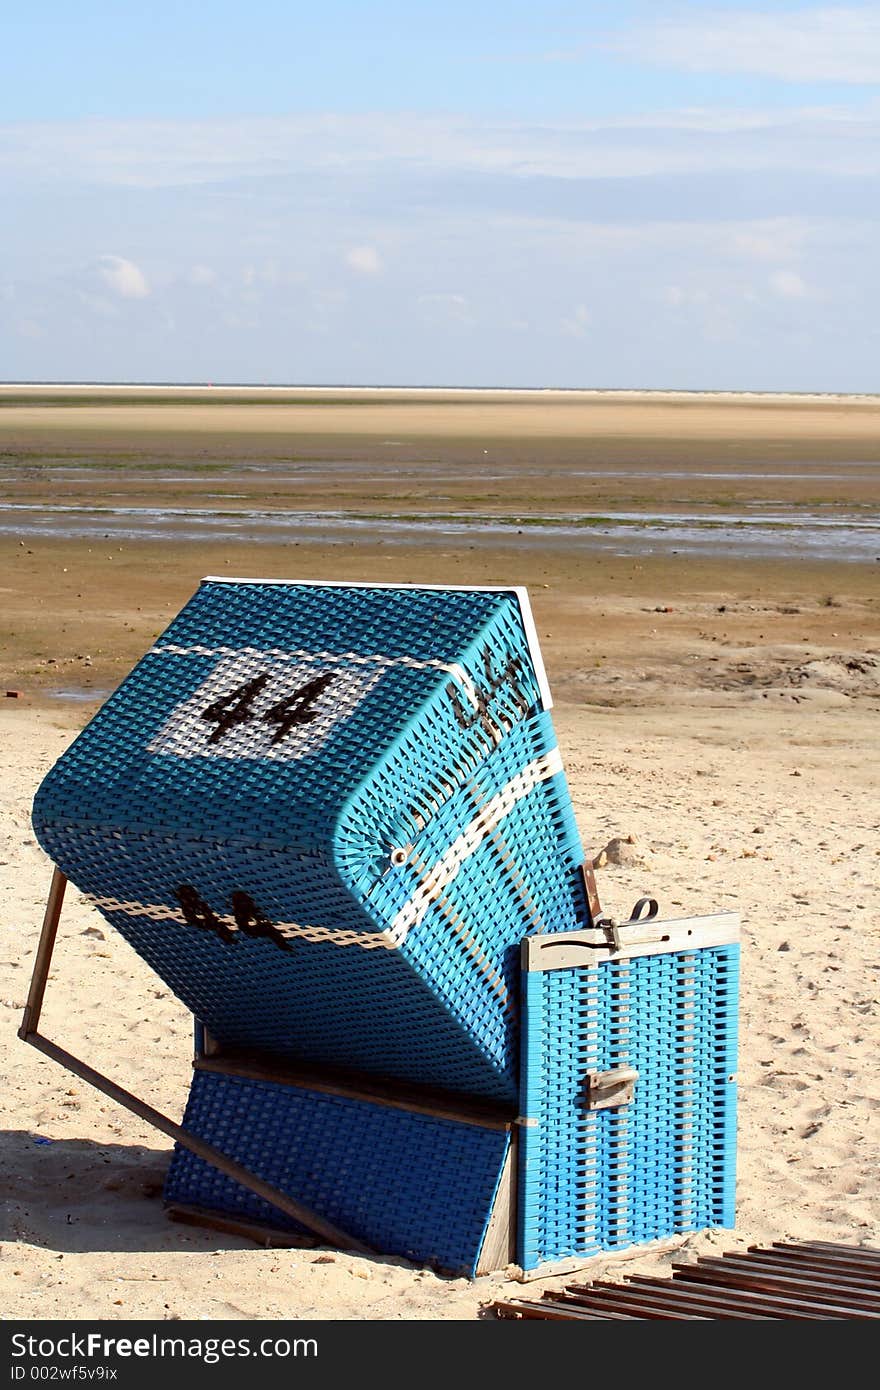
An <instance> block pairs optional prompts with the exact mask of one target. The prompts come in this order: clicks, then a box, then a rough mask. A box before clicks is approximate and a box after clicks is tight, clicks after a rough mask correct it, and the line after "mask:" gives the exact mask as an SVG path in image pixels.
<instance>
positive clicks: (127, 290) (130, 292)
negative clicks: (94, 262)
mask: <svg viewBox="0 0 880 1390" xmlns="http://www.w3.org/2000/svg"><path fill="white" fill-rule="evenodd" d="M98 275H99V277H100V279H101V281H102V282H103V284H104V285H105V286H106V287H107V289H108V290H111V291H112V293H113V294H117V295H119V297H120V299H146V298H147V296H148V294H149V293H150V287H149V285H148V284H147V277H146V276H145V275H144V272H143V271H142V270H141V268H140V266H137V265H135V263H134V261H128V260H126V259H125V257H124V256H102V257H101V258H100V260H99V262H98Z"/></svg>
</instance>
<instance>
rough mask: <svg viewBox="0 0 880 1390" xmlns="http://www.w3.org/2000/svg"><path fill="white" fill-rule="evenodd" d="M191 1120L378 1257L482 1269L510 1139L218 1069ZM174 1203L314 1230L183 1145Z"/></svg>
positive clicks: (170, 1194) (200, 1085)
mask: <svg viewBox="0 0 880 1390" xmlns="http://www.w3.org/2000/svg"><path fill="white" fill-rule="evenodd" d="M184 1124H185V1126H186V1128H187V1129H189V1130H190V1131H191V1132H193V1133H195V1134H197V1135H199V1137H200V1138H202V1139H205V1140H207V1141H208V1142H209V1143H211V1144H214V1145H215V1146H216V1147H217V1148H219V1149H221V1150H222V1151H223V1152H224V1153H226V1154H227V1155H229V1156H230V1157H232V1158H234V1159H237V1160H238V1161H239V1162H240V1163H243V1164H245V1166H246V1167H248V1168H249V1169H250V1170H251V1171H252V1172H254V1173H256V1174H257V1175H258V1176H259V1177H261V1178H263V1179H265V1180H266V1181H267V1182H271V1183H272V1184H273V1185H275V1186H277V1187H279V1188H280V1189H281V1190H282V1191H283V1192H286V1193H287V1194H288V1196H290V1197H293V1198H294V1199H296V1200H297V1201H300V1202H302V1203H303V1204H304V1205H306V1206H308V1207H310V1208H311V1209H312V1210H313V1211H316V1212H318V1213H319V1214H320V1215H321V1216H323V1217H324V1218H325V1219H326V1220H329V1221H331V1222H332V1223H333V1224H334V1225H337V1226H339V1227H340V1228H341V1229H342V1230H344V1231H346V1232H348V1234H350V1235H353V1236H355V1237H356V1238H357V1239H359V1240H361V1241H363V1242H365V1243H366V1244H368V1245H370V1246H371V1247H372V1248H373V1249H375V1250H377V1251H378V1252H380V1253H382V1254H386V1255H400V1256H403V1257H404V1258H406V1259H408V1260H412V1261H413V1262H414V1263H417V1264H432V1265H435V1266H436V1267H438V1268H439V1269H442V1270H445V1271H448V1272H450V1273H455V1274H459V1273H460V1274H468V1275H473V1274H474V1273H475V1271H476V1267H477V1262H478V1260H479V1256H480V1250H481V1248H482V1244H483V1237H484V1235H485V1232H486V1227H487V1225H488V1222H489V1217H490V1215H491V1212H492V1206H493V1203H494V1200H495V1193H496V1191H497V1188H498V1183H499V1181H500V1177H501V1172H502V1169H503V1167H504V1161H505V1159H506V1157H507V1150H508V1147H509V1143H510V1136H509V1134H508V1133H507V1132H506V1131H503V1130H498V1129H486V1128H482V1127H479V1126H477V1125H472V1124H461V1123H458V1122H455V1121H452V1120H443V1119H437V1118H435V1117H432V1116H429V1115H422V1114H415V1113H413V1112H412V1111H407V1110H401V1109H396V1108H392V1107H389V1106H383V1105H373V1104H371V1103H369V1102H367V1101H360V1100H350V1099H345V1098H342V1097H339V1096H331V1095H326V1094H323V1093H321V1092H318V1091H311V1090H306V1089H303V1088H301V1087H295V1086H288V1085H279V1084H276V1083H274V1082H266V1081H252V1080H249V1079H246V1078H243V1077H236V1076H224V1075H221V1074H219V1073H216V1072H196V1073H195V1075H194V1077H193V1086H192V1091H191V1092H190V1098H189V1102H188V1104H187V1109H186V1115H185V1116H184ZM165 1200H166V1201H167V1202H169V1203H176V1204H179V1205H184V1206H195V1207H199V1208H201V1209H202V1210H204V1211H212V1212H220V1213H223V1214H225V1215H232V1216H237V1217H239V1218H241V1219H245V1220H248V1221H256V1222H260V1223H262V1224H265V1225H267V1226H272V1227H275V1228H276V1229H280V1230H302V1227H300V1226H298V1225H297V1223H296V1222H295V1221H292V1220H291V1219H290V1218H289V1217H288V1216H285V1215H284V1213H283V1212H280V1211H278V1210H277V1208H275V1207H272V1206H270V1205H269V1204H268V1203H267V1202H264V1201H263V1200H262V1199H261V1198H259V1197H256V1196H254V1194H253V1193H251V1192H249V1191H248V1190H247V1189H246V1188H244V1187H241V1186H240V1185H239V1184H238V1183H236V1182H233V1181H232V1179H230V1178H227V1177H225V1176H224V1175H223V1174H222V1173H221V1172H220V1171H219V1170H218V1169H216V1168H214V1167H213V1166H212V1165H211V1164H209V1163H206V1162H204V1160H203V1159H200V1158H197V1157H196V1156H195V1155H194V1154H193V1153H191V1152H190V1151H189V1150H188V1149H184V1148H182V1147H180V1146H177V1148H176V1149H175V1152H174V1157H173V1159H172V1162H171V1167H170V1169H169V1172H168V1177H167V1180H166V1184H165Z"/></svg>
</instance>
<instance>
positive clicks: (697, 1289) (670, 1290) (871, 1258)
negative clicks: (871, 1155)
mask: <svg viewBox="0 0 880 1390" xmlns="http://www.w3.org/2000/svg"><path fill="white" fill-rule="evenodd" d="M492 1308H493V1311H494V1312H495V1313H496V1314H497V1315H498V1316H499V1317H505V1318H518V1317H523V1318H549V1319H554V1320H556V1321H564V1320H570V1321H584V1320H592V1319H609V1318H616V1319H628V1318H629V1319H632V1318H641V1319H674V1320H686V1321H693V1320H700V1319H704V1320H705V1319H731V1318H743V1319H751V1320H757V1319H775V1320H779V1319H791V1320H794V1321H814V1320H817V1319H818V1320H831V1321H835V1320H836V1321H840V1320H846V1319H857V1320H865V1319H869V1320H870V1319H878V1318H880V1250H875V1249H872V1248H866V1247H864V1246H845V1245H834V1244H832V1243H831V1242H828V1241H804V1242H797V1243H794V1242H786V1241H774V1242H773V1244H772V1245H771V1246H768V1247H762V1246H754V1245H753V1246H750V1247H749V1249H748V1250H746V1251H742V1250H729V1251H725V1252H724V1253H723V1254H722V1255H720V1256H712V1255H709V1256H702V1257H700V1258H699V1259H698V1260H697V1261H696V1262H695V1263H693V1264H676V1265H674V1266H673V1270H672V1275H671V1277H661V1276H655V1275H644V1274H633V1275H630V1276H628V1277H625V1278H623V1279H622V1280H621V1282H620V1283H613V1282H611V1281H609V1280H607V1279H602V1280H596V1281H595V1282H593V1283H586V1284H569V1285H567V1286H566V1287H565V1288H564V1289H562V1290H560V1291H550V1290H548V1291H547V1292H546V1293H545V1294H544V1296H543V1298H542V1299H541V1300H540V1301H539V1302H536V1301H534V1300H524V1301H522V1302H520V1301H519V1300H513V1301H505V1302H499V1303H495V1304H493V1305H492Z"/></svg>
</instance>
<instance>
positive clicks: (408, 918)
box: [83, 748, 562, 951]
mask: <svg viewBox="0 0 880 1390" xmlns="http://www.w3.org/2000/svg"><path fill="white" fill-rule="evenodd" d="M561 771H562V758H561V757H560V754H559V750H558V749H557V748H554V749H552V751H551V752H549V753H543V754H542V755H541V757H539V758H535V759H534V760H533V761H532V762H530V763H527V764H526V766H525V767H524V768H522V769H521V770H520V771H519V772H518V773H517V774H516V776H515V777H512V778H511V780H510V781H509V782H508V783H507V786H505V787H502V789H501V791H500V792H496V794H495V796H493V797H491V798H490V800H489V801H487V802H486V804H485V806H483V807H482V809H481V810H480V811H479V813H478V814H477V815H476V816H475V817H474V819H473V820H472V821H471V822H470V823H469V825H468V826H467V827H466V828H465V829H464V830H463V831H462V833H461V834H460V835H459V836H458V838H457V839H455V840H453V842H452V844H451V845H450V846H449V849H448V850H447V851H446V853H445V854H444V855H443V857H442V859H438V861H437V863H436V864H435V865H434V866H433V868H432V869H430V870H429V872H428V873H427V874H426V875H425V877H424V878H423V880H422V882H421V884H420V886H419V888H418V889H417V890H416V892H415V893H414V894H413V896H412V897H411V898H410V900H409V902H407V903H406V904H405V905H404V906H403V907H402V908H401V909H400V911H399V912H398V913H397V915H396V916H395V918H394V921H393V922H392V924H391V926H390V928H389V929H388V930H387V931H384V932H356V931H348V930H346V929H344V928H332V927H314V926H304V925H303V924H302V923H300V922H273V923H272V926H273V928H274V930H275V931H277V932H278V933H279V934H280V935H281V936H285V937H291V938H294V937H302V938H303V939H304V940H305V941H329V942H331V943H332V944H333V945H334V946H360V947H361V949H362V950H365V951H373V950H376V949H377V948H379V949H384V950H387V951H394V950H397V948H398V947H400V946H402V945H403V943H404V941H405V940H406V938H407V934H408V933H409V931H410V929H411V928H412V927H414V926H417V925H418V923H419V922H421V920H422V918H423V917H424V916H425V913H426V912H427V911H428V909H429V908H430V907H431V904H432V903H434V902H436V901H437V899H438V898H439V897H440V896H441V895H442V893H443V891H444V890H445V889H446V888H447V887H448V886H449V884H450V883H452V882H453V880H454V879H455V878H456V877H457V875H458V873H459V872H460V870H461V868H462V865H463V864H464V863H465V861H466V860H468V859H470V858H471V857H472V855H474V854H476V852H477V850H478V849H479V848H480V846H481V845H482V844H483V843H484V842H485V841H486V840H487V839H488V838H489V836H490V835H491V834H492V832H493V831H494V830H495V829H496V828H497V827H498V825H499V823H500V822H501V821H502V820H503V819H504V817H505V816H506V815H508V814H509V813H510V811H512V810H513V808H514V806H516V804H517V802H518V801H521V800H522V799H523V797H526V796H528V795H529V793H530V792H533V791H534V790H535V788H536V787H537V786H540V784H541V783H542V782H547V781H549V779H550V778H551V777H555V776H556V775H557V773H559V772H561ZM83 896H84V897H85V898H86V900H87V901H88V902H90V903H91V904H92V906H93V907H97V908H99V909H101V910H102V911H103V912H122V913H124V914H125V915H126V916H128V917H148V918H150V920H151V921H153V922H179V923H181V924H183V923H185V922H186V918H185V917H184V915H183V913H182V912H181V910H180V908H178V907H169V906H166V905H164V904H162V903H141V902H133V901H128V900H124V899H121V898H99V897H95V896H94V895H92V894H90V893H85V894H83ZM215 916H216V917H217V919H218V921H219V922H220V923H221V924H222V925H223V926H224V927H227V928H228V929H229V930H230V931H234V932H236V931H238V930H239V927H238V924H237V923H236V920H235V918H234V917H230V916H227V915H225V914H221V913H215ZM242 934H243V935H244V933H242Z"/></svg>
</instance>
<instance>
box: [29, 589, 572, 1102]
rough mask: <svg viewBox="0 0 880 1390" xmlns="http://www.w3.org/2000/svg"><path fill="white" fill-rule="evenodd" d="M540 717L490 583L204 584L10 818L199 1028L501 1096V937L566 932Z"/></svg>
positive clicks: (509, 1038)
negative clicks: (457, 586) (30, 829)
mask: <svg viewBox="0 0 880 1390" xmlns="http://www.w3.org/2000/svg"><path fill="white" fill-rule="evenodd" d="M324 677H328V679H329V683H328V684H326V686H324V687H321V688H318V687H317V686H314V684H313V682H314V681H318V683H319V685H320V682H321V680H322V679H323V678H324ZM261 682H262V684H261ZM310 684H312V690H311V694H310V695H308V696H307V698H306V702H305V704H303V700H302V699H300V698H299V697H296V698H295V697H294V696H292V695H291V694H289V693H288V694H287V695H285V694H284V692H285V691H288V692H289V691H290V690H294V689H295V690H302V689H303V688H306V689H308V688H309V686H310ZM334 692H335V694H334ZM539 706H540V694H539V689H538V683H537V677H536V673H535V671H534V668H533V665H532V662H531V657H530V654H529V649H528V643H527V638H526V634H525V631H524V628H523V624H522V619H521V615H520V611H519V606H518V603H517V602H516V600H515V598H514V596H513V595H511V594H505V593H494V594H493V593H467V594H461V593H455V592H450V591H448V592H444V593H436V592H431V591H427V590H407V591H404V590H400V591H397V590H393V591H389V590H368V589H336V588H323V589H322V588H315V587H311V586H304V585H295V584H291V585H285V584H278V585H274V584H273V585H269V584H237V583H232V584H219V583H206V584H204V585H203V586H202V588H201V589H200V590H199V592H198V594H197V595H196V596H195V597H194V598H193V600H192V601H191V602H190V603H189V604H188V605H187V607H186V608H185V609H184V610H183V612H182V613H181V614H180V615H179V616H178V617H177V618H176V619H175V621H174V622H173V623H172V625H171V627H170V628H169V629H168V631H167V632H166V633H165V634H163V636H162V637H161V638H160V639H159V641H158V642H157V643H156V647H155V648H154V650H153V652H152V653H150V654H148V655H147V656H146V657H145V658H144V659H143V660H142V661H141V662H140V663H139V664H138V666H137V667H136V668H135V670H134V671H133V672H132V674H131V675H130V676H129V678H128V679H127V680H126V681H125V682H124V683H123V685H122V686H121V687H120V689H119V690H118V691H117V692H116V694H115V695H114V696H112V697H111V699H110V700H109V701H108V702H107V704H106V705H105V706H104V708H103V709H102V710H101V711H100V712H99V714H98V715H97V716H96V717H95V719H93V720H92V722H91V723H90V724H89V726H88V727H87V729H86V730H85V731H84V732H83V734H82V735H81V736H80V737H79V738H78V739H77V740H76V742H75V743H74V744H73V745H72V747H71V748H70V750H69V751H68V752H67V753H66V754H65V756H64V757H63V758H62V759H61V760H60V762H59V763H58V764H57V765H56V767H55V768H54V769H53V770H52V772H51V773H50V774H49V776H48V777H47V779H46V780H45V782H44V783H43V785H42V787H41V788H40V790H39V792H38V794H37V798H36V801H35V806H34V825H35V829H36V831H37V834H38V837H39V839H40V842H41V843H42V845H43V846H44V848H45V849H46V850H47V851H48V853H49V854H50V855H51V857H52V858H53V859H54V861H55V862H56V863H57V864H58V865H59V866H60V867H61V868H62V869H63V870H64V872H65V873H66V874H67V876H68V877H69V878H70V879H71V880H72V881H73V882H74V883H75V884H76V885H77V887H78V888H80V889H81V890H82V891H83V892H85V893H87V894H89V895H90V896H91V897H92V898H93V900H94V901H95V903H96V906H98V908H99V909H100V910H101V911H102V912H103V913H104V915H105V916H106V917H107V918H108V920H109V921H111V922H112V923H113V925H114V926H116V927H117V928H118V929H119V930H120V931H121V932H122V933H123V935H124V936H125V937H126V938H127V939H128V940H129V941H130V942H131V944H132V945H133V946H134V947H135V949H136V950H138V951H139V952H140V953H141V954H142V955H143V956H144V958H145V959H146V960H148V961H149V963H150V964H151V965H152V966H153V967H154V969H156V970H157V971H158V973H159V974H160V975H162V976H163V978H164V979H165V980H166V981H167V983H168V984H169V985H170V987H171V988H172V989H173V990H174V991H175V993H176V994H178V996H179V997H180V998H181V999H182V1000H183V1002H184V1003H185V1004H186V1005H187V1006H188V1007H189V1008H190V1009H191V1010H192V1012H193V1013H194V1014H196V1015H197V1016H198V1017H199V1018H201V1019H202V1020H203V1021H204V1023H205V1024H206V1026H207V1027H208V1028H209V1030H210V1031H211V1032H212V1033H213V1034H214V1035H215V1037H217V1038H218V1039H219V1040H220V1041H221V1042H222V1043H225V1044H227V1045H230V1046H238V1047H241V1046H250V1047H256V1048H260V1049H264V1050H268V1051H272V1052H275V1053H278V1054H281V1055H285V1056H294V1057H299V1058H305V1059H308V1060H313V1061H324V1062H327V1063H330V1064H333V1065H337V1066H348V1067H355V1068H358V1069H366V1070H373V1071H377V1072H380V1073H385V1074H388V1075H396V1076H400V1077H403V1078H405V1079H408V1080H412V1081H417V1082H423V1083H426V1084H431V1085H440V1086H445V1087H447V1088H451V1089H456V1090H462V1091H468V1092H472V1093H473V1094H476V1095H485V1096H492V1097H494V1098H497V1099H505V1100H508V1101H510V1102H511V1103H514V1102H515V1099H516V1091H517V1071H518V1058H517V1049H518V1026H517V1024H518V999H517V961H516V947H517V944H518V942H519V941H520V940H521V938H522V937H523V936H524V935H528V934H531V933H533V932H535V931H542V932H548V931H549V932H554V931H559V930H570V929H572V928H573V927H577V926H579V925H582V924H583V920H584V903H583V892H582V887H581V884H580V881H579V879H578V876H577V873H576V866H577V865H578V864H579V863H581V862H582V851H581V847H580V843H579V840H578V836H577V832H576V828H575V823H574V818H573V814H572V809H571V803H570V799H569V795H568V790H567V787H566V783H565V778H564V775H563V773H562V770H561V765H560V763H559V758H558V751H557V749H556V742H555V737H554V733H553V728H552V724H551V721H550V716H549V714H547V713H546V712H544V711H542V710H541V709H540V707H539ZM206 712H207V713H208V715H210V717H208V718H206V717H205V714H206ZM293 716H297V717H298V718H299V719H300V722H299V723H293V724H290V726H289V727H288V726H287V724H286V721H287V720H288V718H290V717H293ZM276 740H277V741H276ZM395 850H399V851H400V852H401V853H400V855H399V856H395V855H394V851H395ZM398 859H399V860H400V862H397V861H398ZM383 934H386V935H385V936H383ZM388 946H392V947H393V948H394V949H387V947H388Z"/></svg>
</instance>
